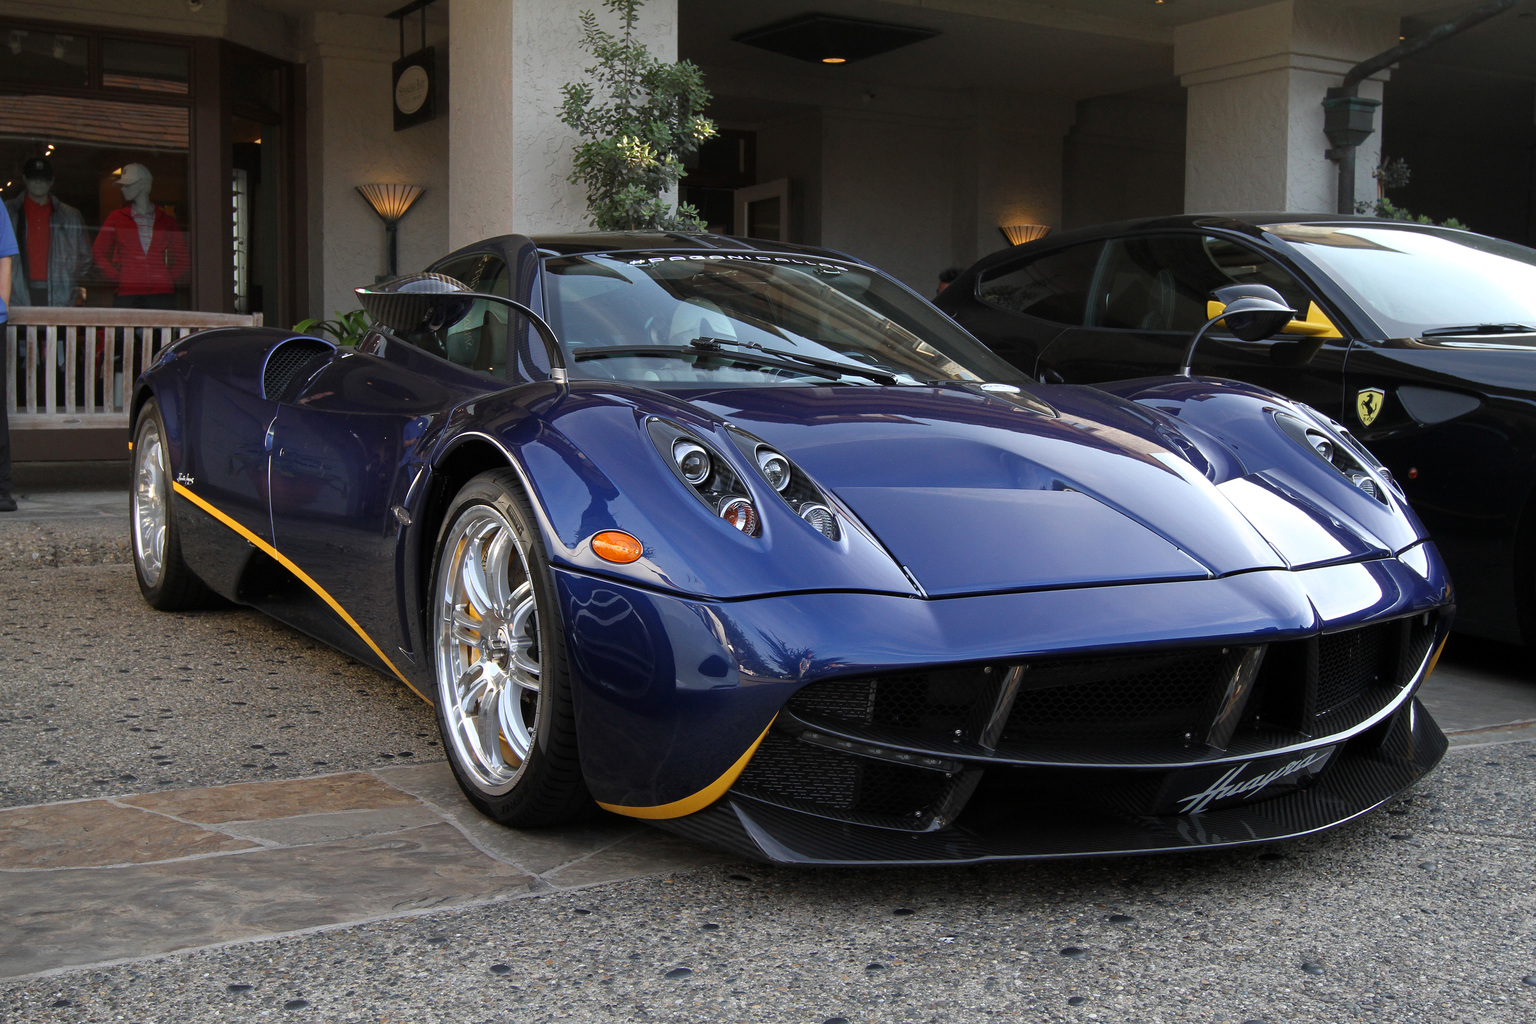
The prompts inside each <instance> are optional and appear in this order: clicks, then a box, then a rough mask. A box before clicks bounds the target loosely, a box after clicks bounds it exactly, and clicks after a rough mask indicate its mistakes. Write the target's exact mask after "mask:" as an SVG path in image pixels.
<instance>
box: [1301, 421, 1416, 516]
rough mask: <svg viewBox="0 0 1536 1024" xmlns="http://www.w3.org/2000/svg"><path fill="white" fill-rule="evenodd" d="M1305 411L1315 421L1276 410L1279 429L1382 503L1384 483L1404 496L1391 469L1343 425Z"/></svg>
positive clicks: (1383, 500) (1384, 501) (1400, 495)
mask: <svg viewBox="0 0 1536 1024" xmlns="http://www.w3.org/2000/svg"><path fill="white" fill-rule="evenodd" d="M1307 412H1310V413H1311V414H1312V416H1313V417H1315V420H1314V422H1310V423H1309V422H1306V421H1304V420H1302V419H1300V418H1298V417H1296V416H1292V415H1290V414H1289V413H1284V412H1277V413H1275V422H1277V423H1279V424H1280V429H1281V430H1284V431H1285V432H1286V433H1287V434H1289V435H1291V437H1293V438H1295V439H1296V440H1297V441H1298V442H1300V443H1301V444H1303V445H1305V446H1306V447H1307V448H1309V449H1311V451H1312V452H1313V453H1314V454H1315V455H1317V457H1318V458H1320V459H1322V460H1323V461H1324V462H1326V463H1328V464H1329V465H1330V466H1332V467H1333V468H1334V469H1336V470H1338V471H1339V473H1340V474H1342V475H1343V476H1344V478H1345V479H1346V480H1348V481H1349V482H1350V483H1352V484H1354V485H1355V486H1356V487H1358V488H1360V490H1362V491H1364V492H1365V493H1366V494H1369V495H1370V496H1371V497H1373V498H1375V499H1376V500H1377V501H1379V502H1381V503H1382V504H1383V505H1385V504H1388V502H1387V495H1386V490H1385V488H1386V487H1390V488H1391V489H1392V491H1393V492H1394V493H1395V494H1396V495H1397V496H1398V497H1399V498H1402V497H1403V490H1402V488H1401V487H1400V486H1398V483H1397V481H1396V480H1394V479H1393V478H1392V472H1391V470H1389V469H1387V467H1386V466H1383V465H1382V464H1381V462H1380V461H1379V460H1377V458H1376V456H1374V455H1372V454H1371V453H1370V452H1368V451H1366V450H1365V448H1364V447H1363V446H1362V445H1361V444H1360V442H1359V441H1356V440H1355V439H1354V437H1353V436H1351V435H1350V433H1349V431H1348V430H1346V429H1344V427H1343V425H1341V424H1339V423H1335V422H1334V421H1333V420H1331V419H1329V418H1328V417H1326V416H1324V415H1323V414H1321V413H1319V412H1318V411H1317V410H1315V409H1308V410H1307ZM1383 485H1385V486H1383Z"/></svg>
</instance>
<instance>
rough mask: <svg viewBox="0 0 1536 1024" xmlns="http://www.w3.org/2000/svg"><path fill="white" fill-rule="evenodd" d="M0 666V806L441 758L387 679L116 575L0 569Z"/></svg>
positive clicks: (406, 696) (421, 716) (427, 722)
mask: <svg viewBox="0 0 1536 1024" xmlns="http://www.w3.org/2000/svg"><path fill="white" fill-rule="evenodd" d="M0 665H4V666H6V670H5V672H4V674H3V676H0V806H17V805H24V804H36V803H46V802H50V801H54V800H70V799H76V798H80V797H94V796H107V795H118V794H124V793H142V792H147V791H152V790H156V789H164V788H182V787H188V786H215V785H222V784H225V783H230V782H249V781H253V780H268V779H284V778H297V777H300V776H306V775H316V774H324V773H329V772H338V771H348V770H353V769H366V768H376V767H379V766H381V765H386V764H399V763H401V761H403V760H407V759H414V760H418V761H420V760H441V759H442V750H441V747H439V745H438V742H437V727H436V724H435V723H434V721H433V718H432V709H431V708H429V707H428V706H427V705H426V704H425V703H423V702H422V701H421V700H420V699H419V698H417V697H416V695H415V694H413V693H411V691H410V690H408V689H407V688H406V687H405V686H404V685H402V684H401V683H399V682H398V681H395V680H392V679H389V678H386V677H385V676H383V675H381V674H380V673H378V672H376V671H374V670H373V669H372V668H369V667H367V666H365V665H361V664H359V663H357V662H355V661H353V660H351V659H350V658H348V657H346V656H345V655H343V654H339V653H337V652H335V651H333V650H331V649H330V648H328V647H324V646H322V645H321V644H319V643H318V642H316V641H314V640H311V639H310V638H309V637H307V636H304V635H303V634H301V633H298V632H295V631H294V630H291V629H288V628H287V627H286V626H283V625H282V624H280V623H278V622H276V621H275V620H273V619H269V618H267V617H266V616H264V615H261V614H260V613H257V612H253V611H250V610H247V609H239V608H229V609H225V610H222V611H206V612H195V613H176V614H167V613H164V612H157V611H155V610H153V609H152V608H150V607H149V606H148V605H146V604H145V603H144V601H143V600H142V599H141V598H140V596H139V592H138V585H137V584H136V583H135V582H134V578H133V569H132V567H131V566H128V565H108V566H89V567H61V568H49V567H45V566H41V565H40V566H37V567H35V568H32V569H15V568H10V569H6V568H0ZM360 721H361V722H366V723H367V727H366V728H352V727H350V725H349V723H356V722H360Z"/></svg>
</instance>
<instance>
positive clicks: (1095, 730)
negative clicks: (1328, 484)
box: [733, 615, 1439, 829]
mask: <svg viewBox="0 0 1536 1024" xmlns="http://www.w3.org/2000/svg"><path fill="white" fill-rule="evenodd" d="M1438 628H1439V623H1438V619H1437V618H1436V617H1435V616H1433V615H1419V616H1414V617H1412V618H1406V619H1398V620H1394V621H1391V622H1386V623H1376V624H1372V625H1369V626H1364V627H1360V628H1357V629H1352V630H1342V631H1339V632H1335V633H1329V634H1326V635H1321V636H1313V637H1308V638H1304V639H1300V640H1290V641H1282V642H1277V643H1271V644H1268V645H1267V646H1266V647H1265V651H1264V660H1263V662H1262V664H1261V667H1260V670H1259V673H1258V676H1257V677H1256V679H1255V681H1254V683H1253V686H1252V691H1251V694H1250V696H1249V698H1248V700H1247V703H1246V705H1245V706H1244V707H1243V709H1242V711H1241V715H1240V718H1239V721H1238V722H1237V724H1236V726H1235V731H1232V732H1231V733H1228V732H1227V731H1225V730H1222V729H1216V728H1213V724H1214V723H1215V722H1216V721H1217V714H1218V711H1219V709H1220V708H1221V706H1222V698H1223V696H1224V694H1225V692H1226V689H1227V686H1228V684H1229V683H1230V681H1231V679H1232V677H1233V673H1234V671H1235V670H1236V668H1237V666H1238V664H1239V663H1240V662H1241V660H1242V658H1243V657H1244V652H1245V650H1248V649H1247V648H1238V647H1198V648H1189V649H1184V650H1164V651H1143V652H1139V653H1134V654H1117V655H1109V656H1103V657H1069V658H1041V659H1035V660H1032V661H1029V662H1026V663H1024V664H1023V665H1022V669H1023V674H1022V676H1021V677H1020V689H1019V692H1018V693H1017V694H1016V696H1015V698H1014V701H1013V704H1012V706H1011V708H1010V710H1009V713H1008V715H1007V718H1006V720H1005V721H1004V723H1003V726H1002V730H1001V733H1000V734H999V733H998V732H996V722H997V714H998V708H999V700H1000V698H1001V696H1002V694H1003V683H1004V681H1005V680H1006V679H1007V678H1008V677H1009V673H1010V671H1011V670H1012V668H1014V667H1015V666H1010V665H1007V664H1003V663H993V664H983V665H962V666H958V667H954V666H951V667H944V668H938V669H932V670H927V671H914V672H900V673H892V674H889V675H870V676H856V677H849V678H845V679H833V680H827V681H824V682H819V683H812V684H810V685H808V686H805V687H803V688H802V689H801V690H800V691H799V692H797V693H796V694H795V695H794V696H793V697H791V698H790V699H789V701H788V702H786V704H785V708H784V711H785V714H784V715H783V716H781V719H780V721H779V723H778V725H777V726H776V727H775V728H774V729H773V730H771V731H770V732H769V734H768V736H767V737H766V738H765V739H764V741H763V743H762V745H761V746H760V747H759V748H758V751H757V753H756V755H754V757H753V758H752V760H751V761H750V762H749V763H748V765H747V768H746V770H745V771H744V772H743V773H742V774H741V776H740V777H739V778H738V780H737V782H736V785H735V786H734V787H733V791H735V792H739V793H742V794H744V795H747V796H751V797H755V798H757V799H760V800H766V801H769V802H771V803H776V804H779V805H780V806H785V807H792V808H796V809H800V810H805V811H809V812H810V813H814V814H820V815H823V816H826V817H832V818H838V819H841V820H845V821H853V822H863V823H866V824H876V825H880V826H883V827H888V828H904V829H923V828H925V827H928V826H929V825H930V824H931V823H932V822H933V821H934V820H935V819H936V818H938V819H949V818H952V816H953V815H954V814H956V813H958V811H959V807H960V806H961V805H963V804H964V802H965V801H964V799H963V794H964V793H968V792H970V788H969V787H972V786H974V785H975V784H976V780H977V779H978V778H980V776H979V775H978V774H977V770H979V769H983V768H987V763H988V759H989V758H992V757H996V758H998V759H1000V760H1004V761H1012V762H1014V763H1018V762H1021V761H1032V762H1034V763H1035V764H1037V765H1052V764H1061V765H1077V764H1103V765H1114V764H1124V765H1132V764H1138V763H1143V764H1153V763H1166V762H1168V761H1170V760H1172V761H1190V762H1197V761H1200V760H1202V759H1205V758H1207V757H1216V756H1219V755H1221V754H1222V753H1223V752H1226V753H1228V754H1229V755H1230V754H1232V753H1233V752H1251V753H1252V754H1253V755H1255V756H1257V755H1260V754H1262V753H1263V752H1264V751H1266V750H1273V749H1275V748H1277V747H1281V746H1285V745H1287V744H1290V743H1294V742H1298V741H1300V740H1303V739H1305V738H1308V737H1323V736H1327V735H1332V734H1337V733H1340V732H1344V731H1347V730H1349V729H1351V728H1353V727H1354V726H1356V725H1358V724H1359V723H1362V722H1365V721H1366V720H1367V719H1369V718H1370V717H1371V716H1372V715H1374V714H1376V713H1377V712H1378V711H1379V710H1381V709H1382V708H1385V707H1387V706H1388V704H1389V703H1390V702H1391V701H1392V700H1393V699H1394V698H1395V697H1396V696H1397V695H1398V694H1399V693H1400V692H1401V690H1402V688H1403V687H1405V686H1407V685H1409V684H1410V683H1411V682H1412V681H1413V680H1414V678H1415V673H1416V672H1417V671H1418V669H1419V668H1420V666H1421V665H1422V664H1423V662H1424V659H1425V658H1426V657H1427V656H1428V654H1429V650H1430V646H1431V645H1432V644H1433V643H1434V640H1435V637H1436V635H1437V631H1438ZM1229 728H1230V727H1229ZM802 732H804V733H805V734H806V735H808V736H811V737H813V738H816V742H811V741H810V740H806V739H801V738H800V735H801V733H802ZM1228 735H1230V737H1231V738H1230V739H1226V738H1225V737H1226V736H1228ZM1212 736H1220V737H1223V738H1222V740H1221V741H1220V742H1222V743H1223V744H1224V748H1223V750H1215V749H1213V748H1210V747H1207V746H1205V745H1204V741H1205V740H1206V739H1207V738H1208V737H1212ZM838 744H842V745H843V746H845V747H846V748H847V749H832V747H834V746H837V745H838ZM927 757H931V758H935V759H937V760H938V761H943V762H944V766H945V769H946V770H935V769H934V768H923V767H915V766H913V765H911V764H902V763H898V762H900V761H901V760H903V759H911V758H927ZM929 763H930V764H937V761H930V762H929ZM994 770H995V769H988V770H987V772H986V773H984V774H986V775H987V777H990V774H991V772H992V771H994ZM1042 770H1045V769H1041V768H1031V769H1029V773H1030V776H1031V777H1035V776H1038V775H1039V773H1040V772H1041V771H1042ZM1010 771H1018V770H1017V769H1010ZM951 805H953V806H951Z"/></svg>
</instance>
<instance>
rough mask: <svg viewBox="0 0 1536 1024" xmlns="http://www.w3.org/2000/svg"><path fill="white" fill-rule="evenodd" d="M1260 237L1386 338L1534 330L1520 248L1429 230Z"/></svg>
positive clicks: (1526, 263)
mask: <svg viewBox="0 0 1536 1024" xmlns="http://www.w3.org/2000/svg"><path fill="white" fill-rule="evenodd" d="M1265 230H1266V231H1268V232H1270V233H1271V234H1273V235H1277V236H1279V237H1280V238H1283V239H1284V240H1285V241H1287V242H1289V243H1291V244H1292V245H1293V246H1295V247H1296V249H1297V250H1298V251H1299V252H1300V254H1301V255H1303V256H1305V257H1306V258H1307V259H1309V260H1311V261H1312V262H1313V263H1315V264H1316V265H1317V266H1318V268H1319V269H1321V270H1322V271H1323V273H1324V274H1326V275H1327V276H1328V277H1330V278H1332V279H1333V280H1334V281H1335V282H1336V283H1337V284H1338V285H1339V287H1341V288H1343V289H1344V291H1345V292H1347V293H1348V294H1349V296H1350V297H1351V298H1352V299H1354V300H1355V301H1356V302H1358V303H1359V304H1360V305H1361V307H1363V308H1364V309H1365V311H1366V312H1367V313H1368V314H1370V316H1371V318H1372V319H1373V320H1375V321H1376V323H1377V324H1378V325H1379V326H1380V327H1381V329H1382V330H1383V331H1385V332H1386V333H1387V336H1388V337H1397V338H1406V337H1417V336H1420V335H1422V334H1423V333H1424V332H1425V331H1431V332H1434V331H1444V329H1446V328H1450V329H1458V328H1461V329H1463V330H1458V331H1457V332H1456V333H1466V334H1476V333H1497V331H1496V330H1494V329H1495V328H1502V329H1509V328H1510V327H1512V326H1513V325H1519V324H1526V325H1531V326H1536V251H1532V250H1530V249H1527V248H1525V247H1524V246H1521V245H1515V244H1513V243H1510V242H1503V241H1500V240H1498V239H1496V238H1487V237H1484V236H1482V235H1474V234H1471V233H1469V232H1465V231H1453V230H1450V229H1448V228H1434V227H1429V226H1427V225H1409V224H1403V225H1400V226H1399V225H1391V224H1379V223H1363V224H1360V225H1358V226H1356V225H1353V224H1276V225H1271V226H1269V227H1267V228H1265ZM1485 325H1486V327H1487V328H1489V329H1488V330H1486V331H1481V332H1480V330H1479V329H1480V328H1482V327H1484V326H1485ZM1506 325H1508V326H1506Z"/></svg>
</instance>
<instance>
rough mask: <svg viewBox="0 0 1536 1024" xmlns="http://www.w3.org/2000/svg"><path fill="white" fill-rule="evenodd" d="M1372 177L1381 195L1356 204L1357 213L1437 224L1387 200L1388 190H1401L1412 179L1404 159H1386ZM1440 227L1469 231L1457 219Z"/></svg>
mask: <svg viewBox="0 0 1536 1024" xmlns="http://www.w3.org/2000/svg"><path fill="white" fill-rule="evenodd" d="M1371 177H1373V178H1375V179H1376V182H1377V186H1376V190H1377V192H1378V193H1379V195H1378V196H1377V198H1376V200H1375V201H1374V202H1370V201H1367V200H1364V199H1362V200H1360V201H1359V202H1357V203H1355V212H1356V213H1369V214H1372V215H1374V216H1377V217H1383V218H1385V219H1387V220H1406V221H1412V222H1413V223H1415V224H1434V223H1435V222H1434V221H1433V220H1431V219H1430V218H1429V217H1428V216H1427V215H1425V214H1422V213H1421V214H1418V215H1414V214H1412V213H1410V212H1408V211H1407V210H1405V209H1403V208H1402V207H1401V206H1398V205H1397V204H1396V203H1394V202H1393V201H1392V200H1390V199H1388V198H1387V190H1388V189H1394V188H1401V187H1402V186H1404V185H1406V184H1408V179H1409V177H1410V172H1409V170H1408V161H1406V160H1404V159H1403V158H1402V157H1398V158H1397V159H1396V160H1387V159H1385V158H1384V159H1383V160H1382V162H1381V166H1379V167H1377V168H1376V169H1375V170H1374V171H1372V172H1371ZM1440 226H1441V227H1443V228H1461V229H1462V230H1463V231H1466V230H1468V228H1467V226H1466V225H1465V224H1463V223H1462V222H1461V221H1459V220H1457V219H1456V218H1455V217H1447V218H1446V219H1445V220H1442V221H1440Z"/></svg>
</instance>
